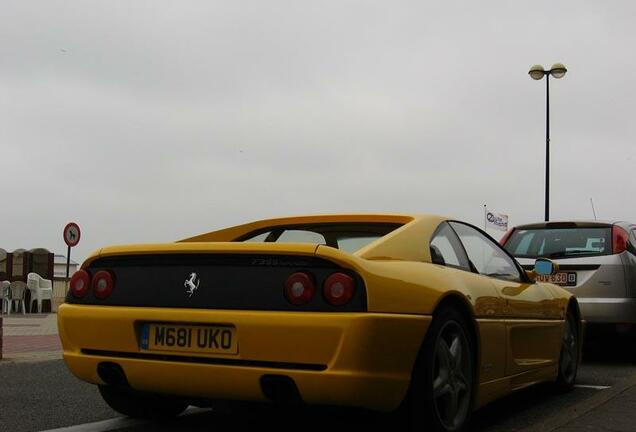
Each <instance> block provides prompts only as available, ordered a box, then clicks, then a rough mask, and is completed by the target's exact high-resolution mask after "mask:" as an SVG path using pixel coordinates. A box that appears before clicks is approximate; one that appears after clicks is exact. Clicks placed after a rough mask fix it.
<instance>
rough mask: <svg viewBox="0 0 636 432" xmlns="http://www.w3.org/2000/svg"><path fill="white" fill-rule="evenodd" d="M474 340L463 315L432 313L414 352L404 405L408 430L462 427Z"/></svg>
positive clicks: (471, 376)
mask: <svg viewBox="0 0 636 432" xmlns="http://www.w3.org/2000/svg"><path fill="white" fill-rule="evenodd" d="M474 358H475V356H474V342H473V340H472V337H471V333H470V331H469V327H468V323H467V321H466V319H465V318H464V316H463V315H462V314H461V313H459V312H458V311H457V310H455V309H453V308H445V309H442V310H440V311H439V312H438V313H436V316H435V318H434V319H433V322H432V324H431V327H430V328H429V331H428V334H427V336H426V340H425V342H424V344H423V346H422V348H421V350H420V353H419V355H418V358H417V361H416V365H415V370H414V372H413V378H412V382H411V389H410V391H409V396H408V400H407V406H406V409H407V410H408V416H409V420H410V423H411V429H412V430H421V431H424V430H427V431H430V430H432V431H443V432H450V431H453V432H456V431H461V430H464V428H465V427H466V425H467V423H468V420H469V417H470V414H471V411H472V401H473V392H474V376H475V362H474Z"/></svg>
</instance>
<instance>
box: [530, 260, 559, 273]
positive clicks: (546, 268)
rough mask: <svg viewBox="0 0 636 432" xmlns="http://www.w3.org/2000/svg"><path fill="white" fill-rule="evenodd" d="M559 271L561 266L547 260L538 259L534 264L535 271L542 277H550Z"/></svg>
mask: <svg viewBox="0 0 636 432" xmlns="http://www.w3.org/2000/svg"><path fill="white" fill-rule="evenodd" d="M558 270H559V265H558V264H557V263H555V262H554V261H552V260H550V259H547V258H538V259H537V260H536V261H535V262H534V271H535V273H537V274H538V275H541V276H550V275H553V274H555V273H556V272H557V271H558Z"/></svg>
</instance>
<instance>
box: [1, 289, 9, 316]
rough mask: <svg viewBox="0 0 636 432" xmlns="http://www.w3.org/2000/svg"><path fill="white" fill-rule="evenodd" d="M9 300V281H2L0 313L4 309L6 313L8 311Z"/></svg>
mask: <svg viewBox="0 0 636 432" xmlns="http://www.w3.org/2000/svg"><path fill="white" fill-rule="evenodd" d="M10 301H11V282H9V281H2V282H0V302H2V307H1V308H0V314H3V313H4V311H5V309H6V310H7V313H8V311H9V307H10V305H9V302H10Z"/></svg>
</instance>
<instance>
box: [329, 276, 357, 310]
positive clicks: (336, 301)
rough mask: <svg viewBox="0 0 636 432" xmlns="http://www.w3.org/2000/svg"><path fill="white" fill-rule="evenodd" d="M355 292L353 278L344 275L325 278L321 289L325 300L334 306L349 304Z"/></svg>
mask: <svg viewBox="0 0 636 432" xmlns="http://www.w3.org/2000/svg"><path fill="white" fill-rule="evenodd" d="M354 291H355V283H354V282H353V278H352V277H351V276H349V275H347V274H344V273H334V274H332V275H331V276H329V277H328V278H327V280H326V281H325V285H324V288H323V294H324V295H325V299H326V300H327V301H328V302H329V303H330V304H332V305H334V306H342V305H344V304H347V303H349V300H351V298H352V297H353V293H354Z"/></svg>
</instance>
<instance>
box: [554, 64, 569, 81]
mask: <svg viewBox="0 0 636 432" xmlns="http://www.w3.org/2000/svg"><path fill="white" fill-rule="evenodd" d="M567 71H568V70H567V69H566V67H565V65H563V64H561V63H555V64H553V65H552V68H550V71H549V72H550V75H552V76H553V77H555V78H557V79H560V78H563V77H564V76H565V73H566V72H567Z"/></svg>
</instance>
